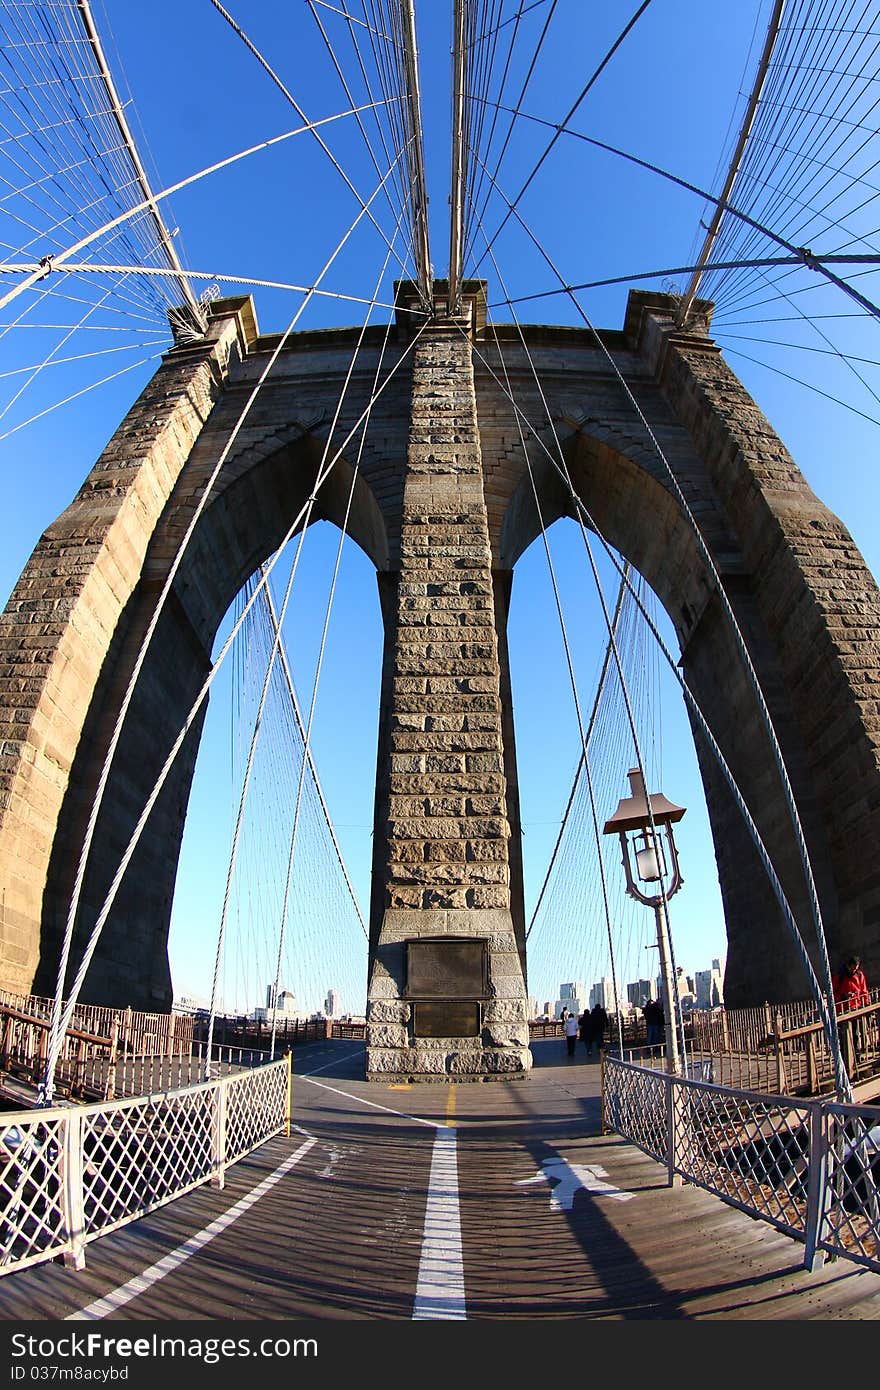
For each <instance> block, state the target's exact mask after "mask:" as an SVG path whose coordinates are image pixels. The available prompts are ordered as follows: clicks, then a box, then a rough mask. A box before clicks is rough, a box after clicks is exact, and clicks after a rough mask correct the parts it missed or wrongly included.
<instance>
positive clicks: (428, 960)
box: [406, 937, 488, 1036]
mask: <svg viewBox="0 0 880 1390" xmlns="http://www.w3.org/2000/svg"><path fill="white" fill-rule="evenodd" d="M487 993H488V989H487V976H486V943H485V941H460V940H458V941H457V940H450V939H449V938H448V937H447V938H444V939H442V940H433V939H430V940H425V939H423V940H421V941H408V942H407V947H406V997H407V998H408V999H482V998H485V996H486V995H487ZM444 1036H445V1035H444Z"/></svg>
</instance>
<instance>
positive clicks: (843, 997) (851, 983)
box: [832, 956, 871, 1009]
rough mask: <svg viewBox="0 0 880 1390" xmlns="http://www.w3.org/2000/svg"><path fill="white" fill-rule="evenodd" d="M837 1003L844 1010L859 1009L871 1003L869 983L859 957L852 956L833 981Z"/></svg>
mask: <svg viewBox="0 0 880 1390" xmlns="http://www.w3.org/2000/svg"><path fill="white" fill-rule="evenodd" d="M832 984H833V986H834V999H835V1002H836V1003H838V1004H841V1005H842V1006H843V1008H844V1009H858V1008H860V1007H861V1005H862V1004H869V1003H870V1002H871V1000H870V995H869V994H868V981H867V980H866V979H865V972H864V970H863V969H862V966H861V962H860V960H859V958H858V956H850V957H849V959H848V960H847V961H846V962H845V963H844V965H843V968H842V969H841V970H838V972H837V974H836V975H835V976H834V979H833V981H832Z"/></svg>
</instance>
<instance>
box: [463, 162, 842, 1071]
mask: <svg viewBox="0 0 880 1390" xmlns="http://www.w3.org/2000/svg"><path fill="white" fill-rule="evenodd" d="M499 191H500V190H499ZM503 196H504V195H503V194H502V197H503ZM511 211H512V212H513V213H514V215H515V216H516V218H517V221H518V222H519V223H520V225H521V226H522V227H523V229H524V231H526V233H527V234H528V236H529V237H530V238H531V240H532V241H533V242H534V244H535V246H536V247H537V248H538V249H539V250H540V252H541V254H542V256H543V257H544V259H545V260H546V261H547V264H548V265H549V266H550V267H551V269H552V271H553V273H554V274H555V275H556V277H557V279H558V280H559V282H560V283H561V284H565V277H564V276H563V275H562V273H561V272H560V271H559V270H558V269H557V267H556V265H555V263H554V262H553V260H552V258H551V257H550V255H549V253H548V252H547V251H546V249H545V248H544V246H543V245H542V244H541V242H540V241H539V240H538V238H537V237H536V236H535V234H534V232H533V231H532V230H531V228H530V227H529V226H528V224H527V223H526V222H525V221H524V219H523V217H522V216H521V214H520V213H519V211H518V210H516V209H514V208H513V207H511ZM487 249H490V248H487ZM569 297H570V299H571V302H572V304H573V306H574V308H575V310H576V311H577V313H578V314H579V316H580V317H581V318H582V319H583V321H584V323H585V324H586V326H587V328H588V329H589V330H590V332H591V334H592V336H593V339H594V340H595V342H596V344H597V345H598V347H599V350H600V352H601V353H602V355H603V356H604V357H605V358H606V360H607V362H608V364H609V366H610V367H611V370H612V373H613V375H614V376H615V378H616V379H617V381H618V383H619V385H620V386H621V389H622V390H623V392H624V394H625V396H626V398H627V400H628V401H629V404H630V405H631V407H632V409H633V410H634V411H635V413H636V415H637V417H638V419H639V421H640V422H641V424H642V427H643V429H644V430H645V432H646V434H647V436H648V438H649V440H650V442H651V445H652V447H653V449H654V451H655V453H656V455H657V457H658V459H659V460H660V462H661V463H662V465H663V468H664V471H665V474H666V477H667V478H668V480H669V483H670V486H671V489H672V492H673V494H674V496H675V498H676V499H677V501H678V504H679V506H680V508H681V511H682V515H683V516H684V517H685V519H686V521H687V523H688V526H689V528H690V530H691V532H692V534H693V536H694V539H695V541H696V544H697V549H698V551H699V553H700V557H701V559H702V560H703V564H704V565H705V567H706V571H707V574H708V575H709V577H710V578H711V580H712V582H713V585H714V588H715V591H716V593H717V595H718V599H719V603H720V605H721V608H722V611H723V613H724V616H725V619H726V621H727V624H728V627H729V629H730V632H731V634H732V637H733V641H734V645H735V647H736V650H737V652H738V653H739V656H740V660H741V661H742V664H743V670H744V672H745V674H746V678H747V680H748V683H749V685H750V687H751V690H752V693H753V695H754V697H755V701H756V703H757V706H758V712H759V714H760V718H761V722H762V724H763V726H764V730H765V732H766V734H767V737H768V740H769V742H770V747H771V750H772V753H773V761H774V766H775V767H776V770H777V773H778V776H779V779H780V783H781V786H782V792H783V797H784V800H785V803H786V807H787V810H788V817H789V820H790V822H791V826H792V830H793V832H794V837H795V842H796V845H797V848H798V855H799V858H800V863H801V868H802V871H803V875H804V882H805V885H806V889H807V898H808V902H809V908H810V916H811V918H812V921H813V927H814V930H815V936H816V947H817V951H818V954H819V962H820V970H821V974H822V980H823V987H824V990H825V997H827V999H831V998H832V997H833V990H832V985H831V966H830V963H829V960H828V949H827V941H826V937H825V929H824V925H823V922H822V911H821V908H820V905H819V898H818V893H817V891H816V885H815V880H814V876H813V869H812V865H811V863H810V857H809V853H808V850H807V846H806V841H805V838H804V832H803V827H802V825H801V821H800V815H799V813H798V809H797V804H796V802H795V799H794V793H793V791H792V787H791V781H790V778H789V776H788V769H787V768H786V766H785V760H784V758H783V756H782V750H781V748H780V746H779V740H778V738H777V736H776V730H775V728H774V725H773V721H772V718H771V716H770V711H769V709H768V708H767V702H766V700H765V698H764V692H763V690H762V688H761V684H760V681H759V680H758V675H757V672H756V670H755V667H754V664H753V662H752V659H751V656H750V654H749V651H748V648H747V647H746V643H745V639H744V638H743V635H742V631H741V629H740V626H739V623H738V622H737V620H736V615H735V614H734V611H733V607H732V605H731V603H730V599H729V598H728V596H727V592H726V590H725V588H724V585H723V584H722V582H721V577H720V575H719V574H718V570H717V567H716V565H715V562H714V560H713V558H712V555H711V553H710V551H709V548H708V546H707V545H706V542H705V540H704V539H703V534H702V532H701V530H700V528H699V525H698V523H697V521H696V518H695V517H694V515H693V512H692V511H691V508H690V506H689V505H688V502H687V499H686V497H685V496H684V493H683V492H682V490H681V487H680V485H679V482H678V479H677V478H676V476H675V474H674V472H673V469H672V467H671V465H670V463H669V460H668V459H667V457H666V454H665V453H664V451H663V449H662V447H661V445H660V442H659V440H658V439H657V436H656V434H655V433H654V431H653V429H652V428H651V426H650V424H649V423H648V420H647V418H646V416H645V414H644V412H643V410H642V408H641V406H640V405H639V403H638V401H637V400H636V398H635V395H634V394H633V392H632V390H631V388H630V386H629V384H628V382H627V381H626V379H625V378H624V376H623V374H622V372H621V371H620V368H619V366H618V365H617V363H616V362H615V360H614V357H613V356H612V354H611V352H610V351H609V349H608V347H607V345H606V344H605V342H604V341H603V339H602V337H601V334H599V333H598V332H597V330H596V328H595V326H594V325H593V323H592V321H591V320H590V318H589V316H588V315H587V313H586V311H585V310H584V308H583V307H582V305H581V303H580V301H579V300H578V298H577V296H576V295H574V294H570V295H569ZM550 457H551V462H552V463H553V466H554V467H556V468H558V465H557V463H556V461H555V459H553V457H552V455H551V456H550ZM562 471H563V477H564V479H565V482H566V485H567V486H568V487H569V488H570V489H571V488H572V485H571V481H570V479H569V478H568V477H567V469H566V468H565V465H564V460H563V470H562ZM572 491H573V489H572ZM649 810H650V806H649ZM652 829H653V826H652ZM810 973H811V974H812V967H811V968H810ZM824 1002H825V999H824V997H823V1001H822V1006H824ZM820 1007H821V1006H820ZM836 1046H837V1035H836V1033H835V1036H834V1038H833V1039H832V1038H830V1037H829V1047H830V1048H831V1050H832V1053H833V1054H835V1048H836ZM835 1055H836V1057H837V1061H838V1062H839V1063H840V1070H839V1073H838V1075H839V1078H843V1077H845V1072H844V1071H843V1069H842V1062H840V1054H839V1049H837V1051H836V1054H835Z"/></svg>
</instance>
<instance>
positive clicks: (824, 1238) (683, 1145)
mask: <svg viewBox="0 0 880 1390" xmlns="http://www.w3.org/2000/svg"><path fill="white" fill-rule="evenodd" d="M646 1063H647V1064H646ZM660 1065H662V1062H661V1060H660V1059H658V1058H657V1057H656V1056H654V1057H652V1058H649V1059H644V1060H643V1061H634V1060H632V1059H628V1058H620V1057H615V1056H614V1055H612V1054H606V1056H605V1058H604V1062H603V1075H602V1122H603V1127H604V1129H605V1130H606V1131H608V1130H614V1131H615V1132H616V1133H618V1134H620V1135H622V1136H623V1137H624V1138H625V1139H627V1140H628V1141H629V1142H630V1143H633V1144H635V1145H636V1146H637V1147H638V1148H640V1149H642V1151H643V1152H644V1153H646V1154H648V1155H649V1156H650V1157H651V1158H653V1159H656V1160H657V1161H658V1162H660V1163H664V1164H665V1165H666V1168H667V1179H668V1182H669V1184H670V1186H672V1185H675V1184H676V1183H677V1182H678V1181H680V1180H681V1179H684V1180H686V1181H687V1182H692V1183H694V1184H696V1185H697V1186H698V1187H702V1188H704V1189H705V1190H706V1191H708V1192H712V1193H714V1194H715V1196H717V1197H720V1198H721V1199H722V1201H724V1202H727V1203H728V1204H729V1205H731V1206H735V1207H739V1208H740V1210H742V1211H745V1212H748V1214H749V1215H750V1216H754V1217H757V1218H758V1219H760V1220H762V1221H768V1222H770V1224H771V1225H773V1226H776V1227H777V1228H778V1229H779V1230H782V1231H785V1232H786V1234H788V1235H790V1236H792V1237H793V1238H794V1239H795V1240H799V1241H802V1242H803V1244H804V1247H805V1251H804V1264H805V1266H806V1267H807V1268H808V1269H813V1268H815V1267H816V1266H817V1264H819V1263H821V1261H822V1259H823V1258H824V1255H825V1254H830V1255H833V1256H842V1257H845V1258H846V1259H850V1260H854V1261H856V1262H857V1263H859V1264H862V1265H865V1266H866V1267H868V1268H869V1269H873V1270H876V1271H878V1272H880V1191H878V1188H880V1106H873V1105H841V1104H838V1103H837V1102H834V1101H830V1100H822V1099H810V1100H798V1099H794V1098H793V1097H791V1096H784V1095H773V1094H765V1093H761V1092H757V1091H745V1090H737V1089H734V1088H732V1087H727V1086H719V1085H716V1084H714V1083H712V1082H709V1081H704V1080H697V1079H694V1078H693V1077H689V1078H685V1077H681V1076H672V1075H670V1074H669V1073H668V1072H666V1071H662V1070H660V1069H659V1067H660Z"/></svg>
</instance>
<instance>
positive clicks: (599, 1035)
mask: <svg viewBox="0 0 880 1390" xmlns="http://www.w3.org/2000/svg"><path fill="white" fill-rule="evenodd" d="M607 1027H608V1015H607V1013H606V1012H605V1010H604V1009H603V1008H602V1005H601V1004H594V1005H593V1008H592V1009H591V1010H590V1041H589V1043H588V1044H587V1056H588V1057H592V1055H593V1045H594V1044H595V1046H596V1048H597V1050H598V1051H599V1052H601V1051H602V1048H603V1047H604V1046H605V1030H606V1029H607Z"/></svg>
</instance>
